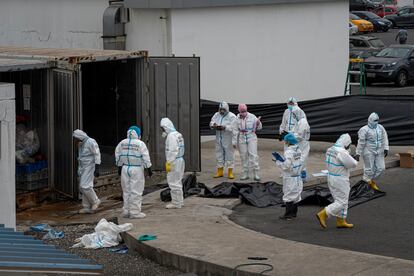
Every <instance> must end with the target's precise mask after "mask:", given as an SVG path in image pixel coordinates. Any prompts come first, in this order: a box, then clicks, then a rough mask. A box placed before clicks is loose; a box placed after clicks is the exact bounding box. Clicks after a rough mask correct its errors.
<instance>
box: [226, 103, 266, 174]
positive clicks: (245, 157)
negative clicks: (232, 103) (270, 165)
mask: <svg viewBox="0 0 414 276" xmlns="http://www.w3.org/2000/svg"><path fill="white" fill-rule="evenodd" d="M241 106H242V107H245V109H244V108H243V110H245V111H244V112H245V116H244V117H243V116H242V115H241V114H238V115H237V119H236V122H235V127H234V131H233V145H234V146H236V145H238V148H239V152H240V158H241V161H242V165H243V176H242V180H245V179H248V176H249V168H252V169H253V173H254V178H255V180H256V181H258V180H260V177H259V170H260V167H259V156H258V154H257V135H256V130H261V129H262V122H261V121H260V120H259V119H258V118H257V117H256V116H255V115H254V114H251V113H249V112H247V107H246V106H245V105H241ZM240 110H241V109H240V106H239V112H240Z"/></svg>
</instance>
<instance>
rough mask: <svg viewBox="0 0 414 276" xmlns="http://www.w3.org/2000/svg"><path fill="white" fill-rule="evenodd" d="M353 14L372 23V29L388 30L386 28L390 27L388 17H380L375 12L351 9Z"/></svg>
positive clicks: (390, 23)
mask: <svg viewBox="0 0 414 276" xmlns="http://www.w3.org/2000/svg"><path fill="white" fill-rule="evenodd" d="M352 13H353V14H355V15H356V16H359V17H360V18H362V19H365V20H367V21H369V22H371V23H372V25H374V31H376V32H378V31H382V32H388V30H389V29H390V28H391V27H392V22H391V21H389V20H388V19H385V18H381V17H379V16H378V15H376V14H375V13H372V12H369V11H353V12H352Z"/></svg>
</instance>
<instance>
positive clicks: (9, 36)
mask: <svg viewBox="0 0 414 276" xmlns="http://www.w3.org/2000/svg"><path fill="white" fill-rule="evenodd" d="M107 6H108V1H107V0H71V1H63V0H35V1H33V0H1V3H0V26H1V28H0V45H16V46H31V47H61V48H92V49H102V47H103V45H102V38H101V36H102V15H103V12H104V10H105V8H106V7H107Z"/></svg>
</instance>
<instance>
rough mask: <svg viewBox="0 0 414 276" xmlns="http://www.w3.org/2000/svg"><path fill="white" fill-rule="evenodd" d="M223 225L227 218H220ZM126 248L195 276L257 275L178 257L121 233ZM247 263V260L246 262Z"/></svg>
mask: <svg viewBox="0 0 414 276" xmlns="http://www.w3.org/2000/svg"><path fill="white" fill-rule="evenodd" d="M221 218H222V219H223V220H224V222H225V223H228V218H223V216H222V217H221ZM121 236H122V238H123V240H124V241H125V243H126V244H127V246H128V248H130V249H133V250H134V251H136V252H138V253H139V254H140V255H143V256H144V257H146V258H148V259H150V260H152V261H154V262H156V263H158V264H160V265H162V266H167V267H174V268H176V269H178V270H181V271H183V272H187V273H188V272H192V273H196V274H197V276H230V275H231V276H257V275H260V274H258V273H253V272H247V271H242V270H237V271H236V272H234V269H233V268H230V267H226V266H222V265H218V264H214V263H210V262H206V261H203V260H199V259H195V258H192V257H187V256H184V255H178V254H175V253H171V252H167V251H165V250H162V249H159V248H156V247H153V246H151V245H149V243H150V242H140V241H138V240H137V239H136V238H134V237H133V236H131V235H129V234H128V233H121ZM246 262H248V260H246Z"/></svg>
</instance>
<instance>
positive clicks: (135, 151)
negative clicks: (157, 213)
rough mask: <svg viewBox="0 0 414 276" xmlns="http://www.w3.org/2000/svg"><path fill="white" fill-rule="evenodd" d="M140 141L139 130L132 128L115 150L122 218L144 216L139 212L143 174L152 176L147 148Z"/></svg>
mask: <svg viewBox="0 0 414 276" xmlns="http://www.w3.org/2000/svg"><path fill="white" fill-rule="evenodd" d="M140 139H141V129H140V128H139V127H137V126H132V127H130V128H129V130H128V132H127V138H126V139H124V140H122V141H121V142H120V143H119V144H118V146H117V147H116V149H115V164H116V165H117V166H118V174H119V175H120V176H121V187H122V197H123V200H124V206H123V209H122V215H123V217H124V218H131V219H140V218H145V217H146V215H145V213H143V212H142V211H141V205H142V193H143V192H144V187H145V174H144V171H145V170H146V171H147V174H148V176H149V177H151V176H152V170H151V166H152V164H151V160H150V156H149V153H148V149H147V146H146V145H145V143H144V142H143V141H141V140H140Z"/></svg>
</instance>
